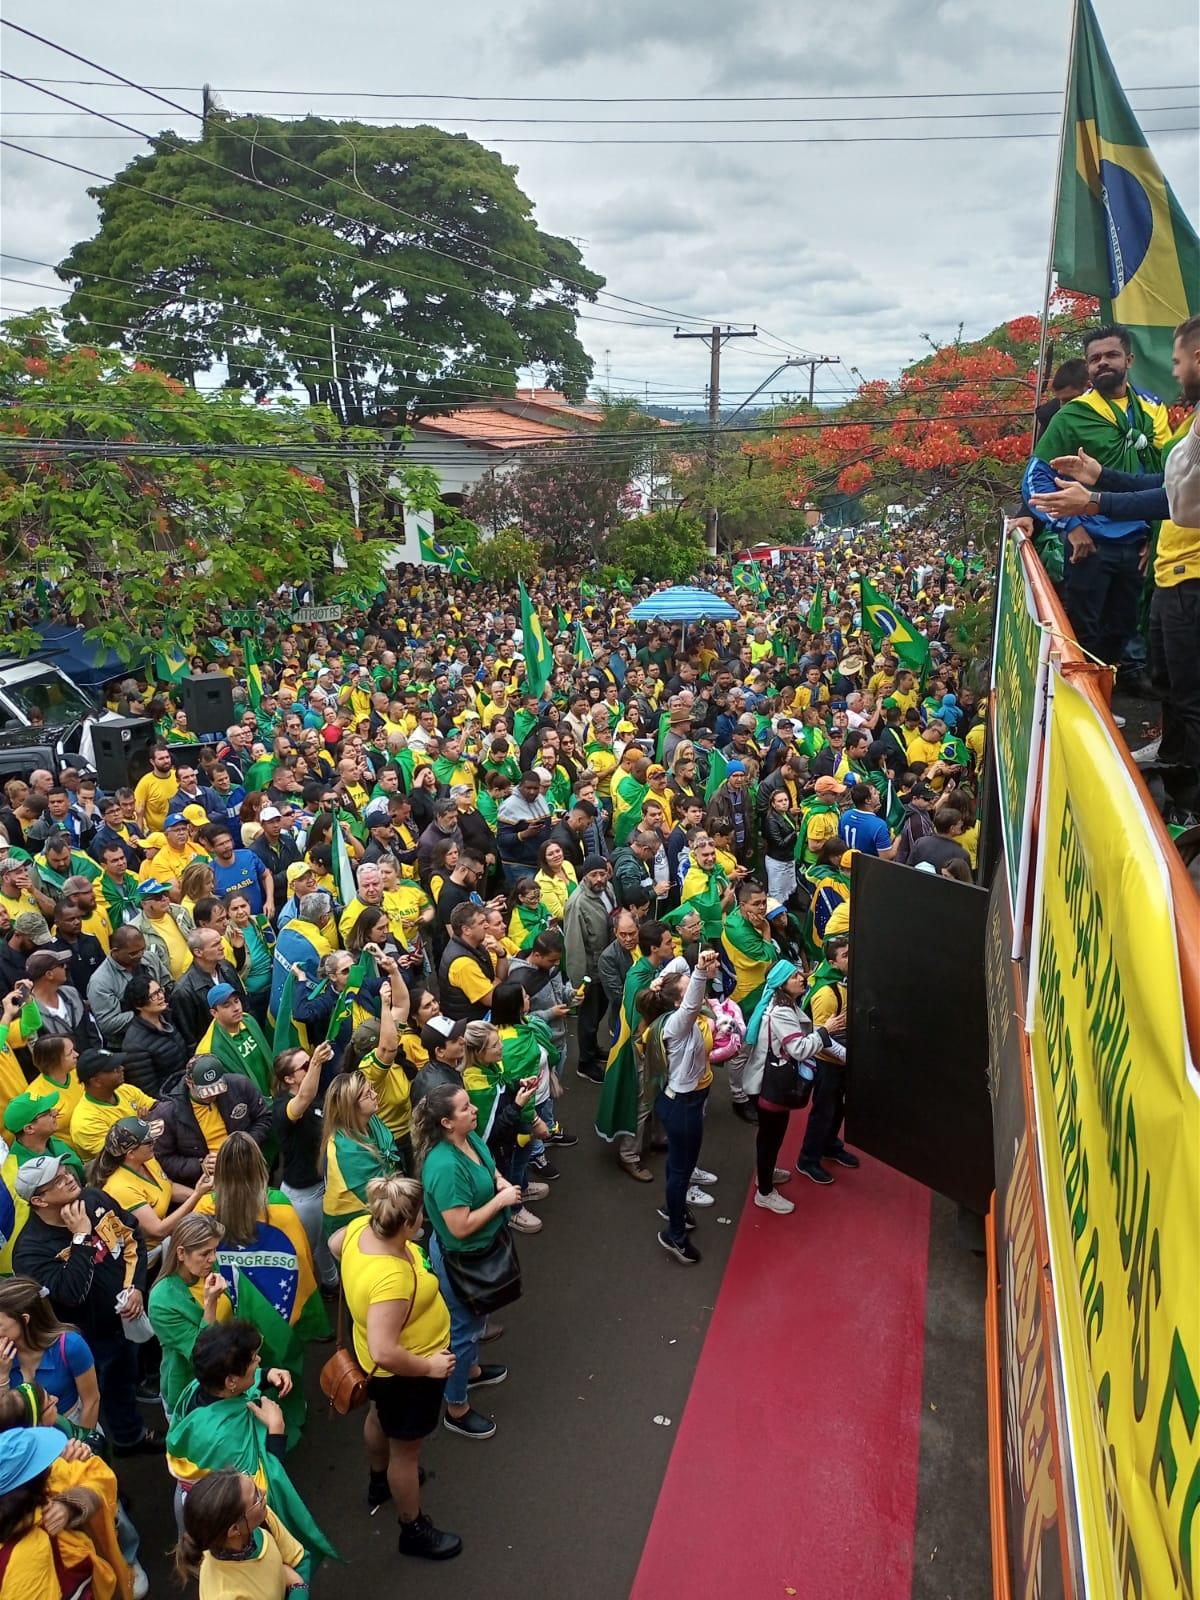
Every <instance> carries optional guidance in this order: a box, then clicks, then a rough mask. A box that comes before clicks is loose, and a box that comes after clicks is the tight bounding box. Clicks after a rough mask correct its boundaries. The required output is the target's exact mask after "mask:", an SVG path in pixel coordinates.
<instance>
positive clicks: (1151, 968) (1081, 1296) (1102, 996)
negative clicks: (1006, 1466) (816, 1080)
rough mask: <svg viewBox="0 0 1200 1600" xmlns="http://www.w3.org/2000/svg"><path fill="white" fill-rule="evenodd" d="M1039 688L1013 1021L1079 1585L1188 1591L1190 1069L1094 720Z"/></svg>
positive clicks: (1195, 1516)
mask: <svg viewBox="0 0 1200 1600" xmlns="http://www.w3.org/2000/svg"><path fill="white" fill-rule="evenodd" d="M1052 687H1053V699H1052V702H1051V707H1050V715H1049V724H1048V728H1047V743H1046V751H1045V769H1044V775H1043V786H1042V797H1041V825H1040V829H1039V840H1040V849H1039V858H1040V859H1039V862H1038V880H1037V890H1036V901H1035V909H1034V934H1033V937H1034V955H1033V969H1034V978H1033V982H1032V983H1031V1000H1030V1015H1029V1026H1030V1031H1031V1039H1030V1044H1031V1049H1032V1056H1033V1079H1034V1089H1035V1094H1036V1100H1037V1117H1038V1126H1039V1138H1040V1144H1041V1159H1042V1170H1043V1177H1044V1185H1045V1198H1046V1217H1047V1226H1048V1230H1049V1239H1050V1256H1051V1274H1052V1279H1053V1287H1054V1303H1055V1313H1056V1318H1057V1323H1058V1337H1059V1344H1060V1349H1061V1358H1062V1380H1063V1387H1064V1390H1065V1399H1066V1413H1067V1423H1068V1432H1069V1439H1070V1457H1071V1472H1072V1477H1073V1481H1074V1494H1075V1501H1076V1511H1077V1516H1078V1526H1079V1531H1080V1539H1081V1545H1082V1551H1083V1560H1084V1564H1085V1567H1086V1572H1085V1573H1084V1574H1083V1579H1084V1582H1083V1584H1082V1592H1084V1593H1086V1594H1087V1595H1088V1596H1089V1600H1100V1597H1108V1596H1112V1597H1114V1600H1116V1597H1120V1600H1126V1597H1128V1600H1135V1597H1139V1596H1140V1597H1143V1600H1168V1597H1169V1596H1183V1597H1187V1600H1192V1597H1194V1596H1195V1595H1196V1592H1197V1588H1196V1586H1197V1569H1198V1567H1200V1552H1198V1551H1197V1543H1198V1542H1200V1272H1198V1270H1197V1266H1198V1251H1197V1239H1198V1237H1200V1080H1198V1079H1197V1074H1196V1070H1195V1064H1194V1063H1193V1062H1192V1060H1191V1058H1190V1054H1189V1050H1188V1042H1187V1035H1186V1032H1185V1026H1184V1017H1183V1008H1182V996H1181V989H1180V968H1179V955H1178V948H1177V943H1176V937H1175V924H1174V918H1173V906H1172V899H1171V888H1170V884H1169V881H1168V878H1167V873H1166V869H1165V863H1164V860H1163V858H1162V855H1161V854H1160V851H1159V847H1158V845H1157V843H1156V841H1155V840H1154V838H1153V837H1152V836H1151V835H1150V833H1149V832H1148V830H1147V828H1146V825H1145V818H1144V813H1143V810H1142V806H1141V804H1140V801H1139V798H1138V795H1137V793H1136V791H1135V789H1134V787H1133V784H1132V782H1131V780H1130V777H1129V775H1128V773H1127V771H1126V769H1125V767H1124V764H1123V762H1122V760H1121V758H1120V756H1119V754H1118V752H1117V750H1116V749H1115V748H1114V746H1113V743H1112V740H1111V736H1110V734H1109V732H1108V730H1107V729H1106V728H1105V726H1104V724H1103V722H1102V721H1101V719H1100V717H1099V716H1098V715H1097V713H1096V711H1095V710H1094V709H1093V707H1092V706H1091V704H1090V703H1089V702H1088V700H1087V699H1086V697H1085V696H1084V695H1082V694H1080V693H1079V691H1078V690H1076V689H1074V688H1072V686H1071V685H1070V683H1069V682H1067V681H1066V680H1065V679H1064V678H1063V677H1061V676H1060V675H1059V674H1057V673H1053V674H1052Z"/></svg>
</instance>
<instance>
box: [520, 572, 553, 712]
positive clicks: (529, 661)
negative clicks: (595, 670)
mask: <svg viewBox="0 0 1200 1600" xmlns="http://www.w3.org/2000/svg"><path fill="white" fill-rule="evenodd" d="M517 587H518V589H519V590H520V595H521V640H522V651H523V653H524V656H525V684H526V690H527V692H528V693H529V694H535V695H537V697H538V699H539V700H540V699H541V697H542V692H543V690H544V689H545V687H546V685H547V684H548V683H549V681H550V676H551V673H552V672H553V671H554V659H553V657H552V656H551V654H550V645H549V642H548V641H547V639H546V630H545V629H544V628H543V627H542V619H541V617H539V616H538V613H537V607H536V606H535V605H534V603H533V601H532V600H531V599H530V598H529V591H528V589H526V587H525V582H524V579H522V578H518V579H517Z"/></svg>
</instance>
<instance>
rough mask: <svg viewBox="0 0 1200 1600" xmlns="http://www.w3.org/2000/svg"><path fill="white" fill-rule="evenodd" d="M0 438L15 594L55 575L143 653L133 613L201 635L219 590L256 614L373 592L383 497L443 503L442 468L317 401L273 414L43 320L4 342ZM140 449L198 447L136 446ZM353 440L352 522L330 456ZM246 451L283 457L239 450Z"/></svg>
mask: <svg viewBox="0 0 1200 1600" xmlns="http://www.w3.org/2000/svg"><path fill="white" fill-rule="evenodd" d="M42 440H45V441H66V442H71V441H75V442H77V443H78V444H79V445H80V446H81V447H82V446H83V445H85V444H86V443H87V442H89V441H90V442H99V441H109V442H112V443H113V444H114V447H115V448H114V450H113V452H112V454H113V456H114V459H107V460H106V459H101V458H100V457H99V456H97V455H96V454H94V453H92V452H90V451H85V450H83V449H82V448H81V449H80V452H79V453H77V454H66V455H60V454H56V453H51V450H50V449H46V450H43V451H40V452H39V451H38V450H37V449H36V445H37V443H38V441H42ZM0 442H2V443H3V445H4V449H3V450H2V451H0V548H3V549H4V551H5V565H4V570H3V579H4V580H5V581H6V582H7V584H8V585H9V586H10V590H9V592H10V595H11V593H12V589H11V586H12V585H15V584H20V583H22V582H24V581H25V580H27V579H29V578H30V577H44V578H48V579H52V580H54V581H55V582H56V583H57V584H58V585H59V587H60V589H61V590H62V592H63V594H64V595H65V597H66V601H67V604H68V606H69V607H70V610H71V613H72V615H74V616H75V617H76V618H77V619H79V620H80V621H81V622H83V623H84V624H85V625H87V626H88V627H89V629H90V630H91V631H92V633H93V636H94V637H97V638H99V639H102V640H103V641H104V642H105V643H107V644H110V645H113V646H116V647H117V648H123V647H128V646H129V645H130V644H131V643H133V642H136V638H135V636H136V633H137V629H136V627H135V625H134V622H133V620H132V619H134V618H145V617H160V618H161V619H162V623H163V627H164V628H165V629H166V631H168V632H169V633H171V634H173V635H175V636H177V637H179V638H181V639H183V640H187V639H191V638H194V637H198V636H199V635H201V634H202V633H203V631H204V627H205V619H206V613H207V611H208V608H209V607H210V606H211V604H212V602H213V597H214V596H219V597H220V600H221V602H222V603H223V604H225V605H229V606H238V605H252V604H253V603H254V602H255V601H258V600H260V599H262V598H264V597H265V596H268V595H270V594H272V593H273V592H274V591H275V589H276V588H277V587H278V586H279V585H281V584H284V583H289V584H296V583H300V582H302V581H305V580H307V581H309V582H311V583H312V585H313V586H314V590H315V592H317V593H318V594H319V595H320V597H321V598H324V599H330V600H333V599H353V598H355V597H357V596H361V595H363V594H370V593H372V592H373V591H374V589H375V588H376V586H377V585H378V582H379V578H380V573H381V568H382V562H383V557H384V555H385V553H386V551H387V543H386V536H387V533H388V531H389V528H388V524H387V523H386V521H385V520H384V513H383V509H382V508H383V506H384V488H385V486H387V485H388V484H389V481H390V492H391V493H392V494H393V495H394V496H396V497H398V498H403V499H404V500H405V501H406V502H407V503H408V504H409V505H410V506H411V507H412V508H414V509H427V508H431V507H432V506H433V505H434V504H435V503H436V501H437V488H438V485H437V479H436V477H435V475H434V473H433V472H432V471H431V470H430V469H429V468H426V467H413V466H405V465H404V464H403V462H402V461H401V460H397V457H396V454H395V452H393V451H388V450H383V449H380V446H379V435H378V433H377V432H376V431H375V430H365V429H353V428H342V427H340V426H339V425H338V424H337V422H336V421H335V420H334V418H333V417H332V416H331V415H330V414H329V412H328V411H327V410H326V409H325V408H323V407H315V408H311V409H309V408H305V409H300V408H295V409H294V410H292V411H290V412H287V413H285V414H284V415H279V414H277V413H275V412H270V411H266V410H264V409H263V408H261V407H258V406H254V405H250V404H248V403H247V402H246V401H245V400H244V399H243V398H241V397H239V396H238V395H235V394H233V393H231V392H225V393H221V394H218V395H215V396H207V397H206V396H202V395H200V394H198V393H196V391H195V390H193V389H190V388H188V387H187V386H186V385H185V384H183V383H181V382H180V381H179V380H178V379H177V378H173V377H170V376H168V375H167V374H165V373H163V372H160V371H157V370H155V369H154V368H152V367H149V366H147V365H145V364H144V363H135V364H134V365H133V366H132V367H131V366H130V365H129V364H128V363H127V361H126V360H125V359H124V358H122V357H121V356H120V355H118V354H117V352H115V351H112V350H97V349H94V348H90V347H84V348H74V347H71V346H69V345H67V344H65V343H63V342H62V341H61V340H60V339H59V338H58V337H57V336H56V335H54V334H53V333H52V332H51V331H50V319H49V317H48V315H47V314H45V313H40V314H38V315H35V316H33V317H26V318H20V319H13V320H12V321H10V322H9V323H7V324H6V325H5V328H4V330H3V334H2V335H0ZM142 443H145V444H147V445H148V446H150V445H157V446H164V445H165V446H171V445H174V446H178V447H179V449H180V450H181V451H185V452H187V453H180V454H170V455H165V456H155V455H152V454H150V453H149V452H148V451H147V452H146V453H141V452H139V451H137V450H136V449H131V448H129V446H131V445H134V444H142ZM352 445H358V446H360V447H363V448H361V449H360V451H359V453H358V454H356V455H355V457H354V465H353V469H352V470H353V477H354V491H355V494H356V495H357V501H358V507H359V509H358V511H357V512H356V510H355V504H354V495H352V493H351V481H350V478H349V477H348V469H347V466H346V465H345V464H341V463H339V462H337V461H336V460H335V459H334V458H333V457H332V456H331V454H330V452H331V451H332V450H334V449H338V448H344V447H346V446H352ZM121 446H125V448H120V447H121ZM245 446H254V447H258V448H259V449H262V448H265V449H267V450H269V451H270V452H271V453H270V454H261V453H260V454H251V455H237V456H233V457H231V456H230V455H229V454H228V453H227V452H229V451H231V450H237V449H239V448H241V447H245ZM368 446H369V450H368V449H367V448H366V447H368ZM210 450H211V454H209V453H208V452H209V451H210ZM314 452H315V453H314ZM289 456H290V457H291V459H290V460H289V459H288V458H289ZM373 535H379V536H380V537H373ZM335 552H336V553H337V557H338V560H339V562H344V563H345V564H344V566H342V565H338V566H335ZM0 593H3V590H2V589H0Z"/></svg>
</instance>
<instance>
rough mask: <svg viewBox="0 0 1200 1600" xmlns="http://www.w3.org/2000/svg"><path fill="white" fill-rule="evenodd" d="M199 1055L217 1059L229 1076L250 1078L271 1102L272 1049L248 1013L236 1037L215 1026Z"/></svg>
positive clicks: (200, 1045)
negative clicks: (235, 1074)
mask: <svg viewBox="0 0 1200 1600" xmlns="http://www.w3.org/2000/svg"><path fill="white" fill-rule="evenodd" d="M196 1054H197V1055H202V1056H216V1058H217V1060H218V1061H219V1062H220V1063H221V1065H222V1066H223V1067H224V1068H225V1070H226V1072H236V1073H240V1074H241V1076H242V1077H243V1078H249V1079H250V1082H251V1083H252V1084H254V1086H255V1088H256V1089H257V1090H258V1092H259V1094H261V1095H262V1096H263V1097H264V1098H265V1099H267V1100H269V1099H270V1098H271V1062H272V1060H273V1057H272V1055H271V1046H270V1045H269V1044H268V1043H267V1039H266V1035H265V1034H264V1033H263V1031H262V1029H261V1028H260V1027H259V1025H258V1023H257V1022H256V1021H255V1020H254V1018H253V1017H252V1016H251V1015H250V1013H249V1012H248V1011H247V1012H246V1014H245V1015H244V1016H243V1018H242V1026H241V1027H240V1028H239V1029H238V1032H237V1035H236V1037H235V1036H231V1035H230V1034H228V1033H226V1032H225V1029H224V1028H222V1027H221V1026H220V1024H219V1023H217V1022H215V1021H214V1022H213V1024H212V1026H211V1027H210V1028H209V1030H208V1032H207V1033H206V1034H205V1035H204V1037H203V1039H201V1041H200V1043H199V1044H198V1045H197V1047H196Z"/></svg>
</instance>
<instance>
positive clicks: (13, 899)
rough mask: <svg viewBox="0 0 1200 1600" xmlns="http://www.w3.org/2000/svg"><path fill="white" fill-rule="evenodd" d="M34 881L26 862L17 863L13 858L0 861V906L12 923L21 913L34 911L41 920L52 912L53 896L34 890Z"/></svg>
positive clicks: (9, 857) (8, 857)
mask: <svg viewBox="0 0 1200 1600" xmlns="http://www.w3.org/2000/svg"><path fill="white" fill-rule="evenodd" d="M35 881H36V880H35V879H34V877H33V875H32V874H31V872H30V870H29V863H28V861H18V860H16V858H15V857H13V856H7V857H6V858H5V859H4V860H3V861H0V906H3V908H4V909H5V910H6V911H7V912H8V914H9V916H10V917H12V919H13V921H14V922H15V921H16V919H17V918H18V917H19V916H20V915H21V914H22V912H26V911H36V912H38V913H39V914H40V915H41V916H42V918H43V919H44V918H46V917H48V916H50V915H51V913H52V912H53V910H54V898H53V896H52V895H47V894H43V893H42V892H41V890H40V889H37V888H35V887H34V883H35Z"/></svg>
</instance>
